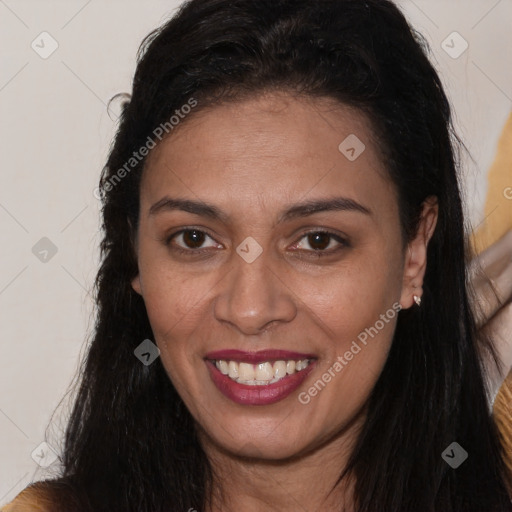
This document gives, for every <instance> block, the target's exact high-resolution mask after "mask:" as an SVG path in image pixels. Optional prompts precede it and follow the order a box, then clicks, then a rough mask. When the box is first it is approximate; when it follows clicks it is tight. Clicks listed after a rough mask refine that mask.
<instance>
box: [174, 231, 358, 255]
mask: <svg viewBox="0 0 512 512" xmlns="http://www.w3.org/2000/svg"><path fill="white" fill-rule="evenodd" d="M190 231H196V232H198V233H203V234H205V235H207V236H208V237H209V238H211V239H212V240H213V237H212V236H211V235H209V234H208V233H207V232H206V231H204V230H201V229H196V228H185V229H180V230H179V231H176V232H174V233H172V234H171V235H169V236H168V237H167V238H166V239H165V240H164V241H165V245H166V246H169V247H170V246H171V242H172V240H173V239H174V238H175V237H177V236H178V235H181V234H182V233H187V232H190ZM316 234H321V235H328V236H329V237H331V238H334V239H335V240H336V241H337V242H338V243H339V244H340V246H339V247H337V248H335V249H330V250H325V249H317V250H314V249H313V250H308V249H294V250H297V251H305V252H308V253H312V254H311V256H313V257H317V258H322V257H326V256H330V255H332V254H334V253H337V252H338V251H340V250H342V249H344V248H347V247H350V244H349V242H348V240H347V239H345V238H343V237H341V236H340V235H338V234H337V233H333V232H332V231H328V230H323V229H316V230H312V231H307V232H305V233H302V235H301V237H300V238H299V240H298V242H300V241H301V240H302V239H303V238H305V237H307V236H308V235H316ZM298 242H296V243H295V244H294V245H296V244H297V243H298ZM171 250H172V251H176V252H178V253H180V254H185V255H187V256H196V255H201V254H205V253H207V252H209V251H210V250H211V249H184V248H183V247H180V246H174V247H171Z"/></svg>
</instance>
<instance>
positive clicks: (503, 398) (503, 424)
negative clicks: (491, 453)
mask: <svg viewBox="0 0 512 512" xmlns="http://www.w3.org/2000/svg"><path fill="white" fill-rule="evenodd" d="M493 416H494V421H495V422H496V426H497V427H498V430H499V434H500V441H501V446H502V453H503V458H504V462H505V466H506V468H505V469H506V470H507V474H508V479H507V480H508V482H507V484H508V488H509V493H510V496H511V499H512V371H511V372H510V373H509V374H508V376H507V378H506V379H505V380H504V381H503V384H502V385H501V387H500V389H499V391H498V394H497V395H496V398H495V400H494V406H493Z"/></svg>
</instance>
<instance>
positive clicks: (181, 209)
mask: <svg viewBox="0 0 512 512" xmlns="http://www.w3.org/2000/svg"><path fill="white" fill-rule="evenodd" d="M182 123H183V124H182V125H181V126H178V129H177V130H175V131H174V132H172V133H171V136H169V137H168V138H167V139H164V140H163V141H162V142H161V143H160V144H159V145H158V146H157V147H156V148H155V149H153V150H152V152H151V153H150V155H149V156H148V160H147V165H146V168H145V170H144V175H143V179H142V183H141V191H140V199H141V203H140V222H139V228H138V235H137V237H138V239H137V255H138V262H139V272H140V273H139V275H138V276H137V277H136V278H135V279H134V280H133V282H132V285H133V287H134V289H135V290H136V291H137V292H138V293H140V294H142V296H143V298H144V301H145V304H146V308H147V313H148V316H149V320H150V323H151V326H152V329H153V333H154V335H155V340H154V341H155V343H156V344H157V345H158V347H159V349H160V357H161V362H162V364H163V366H164V367H165V370H166V371H167V373H168V375H169V378H170V379H171V381H172V383H173V384H174V386H175V387H176V389H177V391H178V392H179V394H180V396H181V397H182V398H183V400H184V402H185V403H186V405H187V407H188V409H189V410H190V412H191V413H192V415H193V416H194V418H195V420H196V421H197V422H198V423H199V425H200V427H201V430H202V432H203V434H205V435H206V438H207V439H208V440H209V441H210V442H211V443H214V444H215V445H216V446H218V447H222V448H223V449H224V450H227V451H228V452H231V453H243V454H246V455H254V451H255V450H256V451H257V452H258V453H259V454H260V455H262V456H264V457H267V458H271V459H281V458H285V457H289V456H291V455H296V454H299V453H303V452H305V451H306V450H310V449H313V448H314V447H316V446H320V444H321V443H324V442H325V441H326V440H329V439H331V438H334V437H336V436H338V435H340V434H341V433H342V432H343V431H344V430H345V429H346V428H347V427H349V425H352V424H354V420H356V419H357V418H358V417H360V415H361V412H362V411H363V409H362V408H363V406H364V405H365V402H366V400H367V398H368V396H369V393H370V391H371V390H372V388H373V386H374V385H375V383H376V380H377V378H378V376H379V374H380V372H381V370H382V368H383V365H384V363H385V361H386V357H387V354H388V350H389V348H390V344H391V341H392V337H393V332H394V328H395V324H396V319H397V314H398V313H397V311H398V309H399V307H400V306H399V303H400V302H401V304H402V306H404V307H409V306H410V304H411V301H412V293H413V292H412V288H411V286H412V285H411V284H410V281H412V280H413V279H410V276H409V274H407V270H406V269H407V261H406V259H407V258H406V257H405V256H406V254H405V253H404V251H403V250H402V240H401V236H400V226H399V219H398V205H397V196H396V193H395V190H394V187H393V186H392V184H391V182H390V180H389V179H388V177H387V175H386V171H385V169H384V166H383V164H382V162H381V158H380V156H379V154H378V151H377V147H376V145H375V143H374V141H373V140H372V134H371V130H370V127H369V124H368V123H367V121H366V119H365V118H364V117H363V116H362V115H361V114H360V113H358V112H355V111H353V110H349V109H348V108H346V107H343V106H340V105H339V104H334V103H332V102H330V103H329V102H327V101H326V100H321V99H307V100H306V99H295V98H293V97H292V96H289V95H285V94H284V93H279V94H278V93H273V94H268V95H266V96H261V97H258V98H254V99H251V100H246V101H243V102H240V103H233V104H225V105H219V106H216V107H214V108H212V109H207V110H203V111H200V112H198V113H193V114H191V115H190V118H189V119H185V120H184V121H182ZM176 201H181V203H179V202H176ZM322 205H323V206H322ZM184 230H186V231H184ZM325 232H328V234H325ZM406 274H407V275H406ZM417 284H419V285H420V286H421V282H418V283H417ZM141 341H142V340H141ZM305 360H306V361H309V365H308V366H306V364H307V363H306V362H304V361H305ZM299 361H301V362H300V363H299ZM154 364H159V363H158V362H156V363H154ZM303 367H304V368H303ZM301 368H302V369H301ZM226 373H227V375H226ZM269 380H271V383H269ZM239 381H244V382H247V381H250V382H249V383H248V384H243V383H242V384H241V383H240V382H239ZM274 381H275V382H274Z"/></svg>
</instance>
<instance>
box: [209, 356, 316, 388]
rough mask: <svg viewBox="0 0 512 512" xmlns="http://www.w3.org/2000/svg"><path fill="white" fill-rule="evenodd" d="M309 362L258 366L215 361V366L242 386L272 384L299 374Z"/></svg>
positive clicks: (277, 362)
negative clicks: (293, 374) (287, 376)
mask: <svg viewBox="0 0 512 512" xmlns="http://www.w3.org/2000/svg"><path fill="white" fill-rule="evenodd" d="M310 362H311V361H310V360H309V359H302V360H299V361H294V360H293V359H291V360H289V361H274V362H273V363H272V362H269V361H266V362H262V363H258V364H250V363H239V362H237V361H225V360H222V359H220V360H217V361H215V366H216V367H217V368H218V369H219V370H220V372H221V373H223V374H224V375H227V376H228V377H230V378H231V379H233V380H235V381H237V382H240V383H242V384H252V385H261V384H272V383H273V382H277V381H278V380H280V379H282V378H283V377H286V375H291V374H292V373H296V372H299V371H301V370H303V369H304V368H306V367H307V366H308V365H309V363H310Z"/></svg>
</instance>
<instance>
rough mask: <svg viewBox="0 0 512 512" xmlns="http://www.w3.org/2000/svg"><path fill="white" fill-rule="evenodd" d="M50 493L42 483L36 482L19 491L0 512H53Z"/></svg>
mask: <svg viewBox="0 0 512 512" xmlns="http://www.w3.org/2000/svg"><path fill="white" fill-rule="evenodd" d="M52 505H53V500H52V499H51V493H49V492H48V490H47V489H45V486H44V483H42V482H37V483H35V484H33V485H31V486H29V487H26V488H25V489H23V491H21V492H20V493H19V494H18V495H17V496H16V498H15V499H14V500H13V501H11V502H10V503H8V504H7V505H5V506H4V507H3V508H2V509H0V512H53V507H52Z"/></svg>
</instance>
